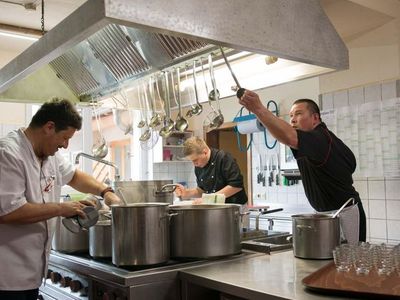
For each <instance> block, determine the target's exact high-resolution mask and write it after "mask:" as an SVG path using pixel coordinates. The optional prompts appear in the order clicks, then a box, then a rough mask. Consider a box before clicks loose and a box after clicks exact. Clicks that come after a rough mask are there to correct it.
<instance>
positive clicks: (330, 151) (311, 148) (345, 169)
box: [292, 123, 360, 211]
mask: <svg viewBox="0 0 400 300" xmlns="http://www.w3.org/2000/svg"><path fill="white" fill-rule="evenodd" d="M297 138H298V149H297V150H296V149H292V152H293V155H294V157H295V158H296V160H297V164H298V166H299V171H300V174H301V179H302V181H303V186H304V191H305V194H306V196H307V199H308V201H309V202H310V204H311V206H312V207H313V208H314V209H315V210H316V211H330V210H336V209H339V208H340V207H341V206H342V205H343V204H344V203H345V202H346V201H347V200H348V199H349V198H354V199H355V200H356V201H360V196H359V194H358V193H357V191H356V190H355V189H354V187H353V178H352V174H353V172H354V171H355V169H356V158H355V157H354V154H353V152H352V151H351V150H350V149H349V148H348V147H347V146H346V145H345V144H344V143H343V142H342V140H340V139H339V138H338V137H337V136H335V135H334V134H333V133H332V132H331V131H329V130H328V128H327V127H326V125H325V124H324V123H320V124H319V125H317V127H315V128H314V129H313V130H311V131H302V130H297Z"/></svg>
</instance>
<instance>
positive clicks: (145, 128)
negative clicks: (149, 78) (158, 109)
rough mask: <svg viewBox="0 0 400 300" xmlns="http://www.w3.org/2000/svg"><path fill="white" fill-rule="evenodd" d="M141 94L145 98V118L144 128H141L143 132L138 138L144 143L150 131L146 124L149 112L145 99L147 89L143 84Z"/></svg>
mask: <svg viewBox="0 0 400 300" xmlns="http://www.w3.org/2000/svg"><path fill="white" fill-rule="evenodd" d="M143 93H144V98H145V107H146V112H145V114H146V117H145V126H143V129H144V132H143V133H142V135H141V136H140V137H139V141H141V142H144V141H147V140H148V139H149V138H150V137H151V131H150V127H149V125H148V122H147V117H148V110H149V99H148V97H147V88H146V84H144V83H143Z"/></svg>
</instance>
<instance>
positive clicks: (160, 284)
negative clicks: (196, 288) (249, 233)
mask: <svg viewBox="0 0 400 300" xmlns="http://www.w3.org/2000/svg"><path fill="white" fill-rule="evenodd" d="M256 255H261V254H260V253H255V252H251V251H243V252H242V253H240V254H237V255H232V256H229V257H222V258H219V259H212V260H170V261H168V262H167V263H165V264H162V265H152V266H140V267H139V266H133V267H116V266H114V265H113V264H112V261H111V258H110V259H96V260H95V259H93V258H91V257H90V256H89V255H87V254H74V255H72V254H64V253H60V252H57V251H52V252H51V254H50V262H49V272H48V278H47V279H46V282H45V284H43V285H42V286H41V287H40V293H41V295H42V298H43V299H45V300H47V299H49V300H50V299H66V300H70V299H71V300H78V299H79V300H89V299H90V300H92V299H93V300H97V299H102V300H103V299H115V300H116V299H118V300H142V299H146V300H149V299H152V300H165V299H174V300H175V299H180V295H181V291H180V282H179V277H178V273H179V271H180V270H183V269H188V268H195V267H198V266H203V265H206V264H215V263H218V262H221V261H226V260H235V259H243V258H246V257H251V256H256Z"/></svg>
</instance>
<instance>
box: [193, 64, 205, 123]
mask: <svg viewBox="0 0 400 300" xmlns="http://www.w3.org/2000/svg"><path fill="white" fill-rule="evenodd" d="M193 88H194V96H195V98H196V104H195V108H194V110H193V114H194V115H196V116H198V115H200V114H201V112H202V111H203V106H202V105H201V104H200V102H199V94H198V92H197V81H196V61H195V60H194V61H193Z"/></svg>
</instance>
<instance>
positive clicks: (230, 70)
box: [219, 47, 246, 99]
mask: <svg viewBox="0 0 400 300" xmlns="http://www.w3.org/2000/svg"><path fill="white" fill-rule="evenodd" d="M219 49H220V50H221V54H222V57H223V58H224V61H225V64H226V65H227V66H228V69H229V72H231V75H232V78H233V80H234V81H235V83H236V86H237V91H236V97H238V98H239V99H240V98H242V96H243V94H244V92H245V91H246V89H244V88H242V87H241V85H240V83H239V80H238V79H237V77H236V76H235V73H233V70H232V67H231V65H230V63H229V61H228V59H227V58H226V56H225V52H224V49H222V47H219Z"/></svg>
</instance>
